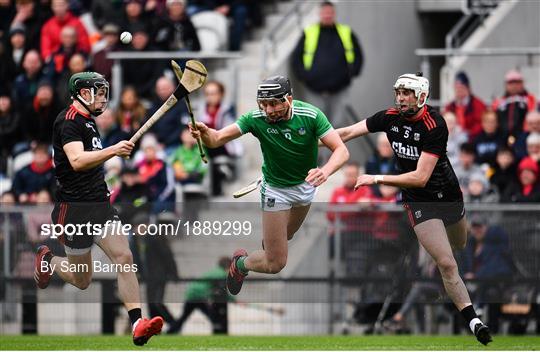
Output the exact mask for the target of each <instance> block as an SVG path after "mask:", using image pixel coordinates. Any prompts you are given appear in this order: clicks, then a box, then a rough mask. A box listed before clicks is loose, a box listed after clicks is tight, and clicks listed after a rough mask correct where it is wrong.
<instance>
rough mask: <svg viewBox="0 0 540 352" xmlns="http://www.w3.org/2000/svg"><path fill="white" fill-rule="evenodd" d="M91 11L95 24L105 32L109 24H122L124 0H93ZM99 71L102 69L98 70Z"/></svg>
mask: <svg viewBox="0 0 540 352" xmlns="http://www.w3.org/2000/svg"><path fill="white" fill-rule="evenodd" d="M90 11H91V14H92V19H93V20H94V24H95V25H96V27H98V28H99V29H101V31H102V32H104V31H105V26H106V25H107V24H115V25H117V26H118V25H120V20H119V19H121V18H122V16H123V14H124V1H122V0H113V1H111V0H92V5H91V7H90ZM97 72H100V71H99V70H98V71H97ZM100 73H102V72H100Z"/></svg>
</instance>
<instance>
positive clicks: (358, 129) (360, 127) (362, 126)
mask: <svg viewBox="0 0 540 352" xmlns="http://www.w3.org/2000/svg"><path fill="white" fill-rule="evenodd" d="M336 132H337V133H338V135H339V136H340V137H341V140H342V141H343V142H347V141H349V140H351V139H353V138H356V137H360V136H364V135H366V134H368V133H369V130H368V128H367V124H366V120H362V121H360V122H357V123H355V124H354V125H350V126H347V127H342V128H338V129H337V130H336Z"/></svg>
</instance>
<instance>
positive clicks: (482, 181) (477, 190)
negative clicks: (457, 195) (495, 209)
mask: <svg viewBox="0 0 540 352" xmlns="http://www.w3.org/2000/svg"><path fill="white" fill-rule="evenodd" d="M466 187H467V191H466V192H465V194H464V195H463V200H464V201H465V203H497V202H498V201H499V194H498V192H497V190H495V189H493V188H491V187H490V184H489V181H488V180H487V178H486V176H485V175H484V174H483V173H474V174H472V175H471V177H470V178H469V183H468V184H467V185H466Z"/></svg>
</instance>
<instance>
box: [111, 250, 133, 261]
mask: <svg viewBox="0 0 540 352" xmlns="http://www.w3.org/2000/svg"><path fill="white" fill-rule="evenodd" d="M114 262H115V264H122V265H125V264H127V265H131V264H133V254H131V251H130V250H129V248H126V249H125V250H123V251H120V252H118V253H116V254H115V256H114Z"/></svg>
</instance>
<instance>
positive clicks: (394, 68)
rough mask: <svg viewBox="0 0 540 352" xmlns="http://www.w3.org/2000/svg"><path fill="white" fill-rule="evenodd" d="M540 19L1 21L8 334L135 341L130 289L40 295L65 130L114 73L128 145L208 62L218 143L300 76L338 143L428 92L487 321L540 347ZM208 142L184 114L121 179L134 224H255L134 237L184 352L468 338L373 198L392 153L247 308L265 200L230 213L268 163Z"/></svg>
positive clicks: (108, 168) (158, 131)
mask: <svg viewBox="0 0 540 352" xmlns="http://www.w3.org/2000/svg"><path fill="white" fill-rule="evenodd" d="M539 17H540V2H538V1H527V0H507V1H503V0H501V1H496V0H493V1H489V2H486V1H476V0H463V1H460V0H448V1H433V0H405V1H397V0H396V1H334V2H319V1H292V0H289V1H279V0H265V1H255V0H93V1H91V0H86V1H84V0H70V1H68V0H16V1H13V0H0V18H1V21H0V157H1V159H0V194H1V198H0V276H1V281H0V333H2V334H19V333H40V334H81V333H89V334H96V333H118V334H120V333H124V332H125V331H126V327H127V326H129V324H128V319H127V315H126V314H125V313H124V311H123V309H122V307H121V306H120V305H119V303H118V302H119V301H118V298H117V296H116V295H117V292H116V288H115V286H116V282H115V277H114V275H113V274H111V273H101V274H97V273H96V275H95V279H94V283H93V284H92V286H91V287H90V288H89V289H88V290H87V291H84V292H80V291H77V290H76V289H74V288H72V287H69V286H67V285H61V284H60V282H54V281H53V283H52V284H51V287H50V288H49V289H47V290H46V291H39V292H38V291H37V289H36V288H35V285H34V283H33V280H32V275H33V253H34V251H35V249H36V248H37V246H38V245H39V244H41V243H44V242H45V243H47V244H49V245H50V246H51V248H52V249H53V252H54V253H55V254H61V253H62V251H63V248H62V247H61V246H60V245H59V244H58V243H57V242H56V241H55V240H53V239H50V238H44V236H42V235H41V234H40V226H41V225H42V224H46V223H50V211H51V208H52V202H53V199H54V192H55V181H54V170H53V165H52V156H51V146H50V144H51V138H52V124H53V122H54V119H55V118H56V116H57V115H58V113H59V112H60V111H62V110H63V109H64V108H66V107H67V106H68V105H69V104H70V97H69V94H68V90H67V81H68V79H69V77H70V76H71V75H72V74H73V73H76V72H81V71H86V70H95V71H97V72H99V73H101V74H103V75H104V76H105V77H106V78H107V79H108V80H109V82H110V83H111V94H110V103H109V108H108V110H107V111H105V112H104V113H103V114H102V115H100V116H99V117H97V118H96V122H97V125H98V128H99V132H100V134H101V136H102V145H103V147H107V146H110V145H112V144H115V143H116V142H118V141H120V140H123V139H127V138H129V137H130V136H131V135H133V133H134V132H135V131H136V130H137V129H138V127H140V126H141V125H142V124H143V123H144V122H145V120H146V119H147V118H149V116H151V115H152V113H153V112H154V111H156V110H157V108H159V106H161V104H162V103H163V102H164V101H165V100H166V99H167V97H168V96H169V95H170V94H171V93H172V92H173V91H174V88H175V87H176V84H177V82H175V78H174V74H173V73H172V71H171V69H170V63H169V62H170V60H171V59H174V60H177V61H178V62H179V63H180V64H181V66H182V67H183V65H184V63H185V61H186V60H188V59H192V58H194V59H197V60H200V61H202V62H203V63H204V64H205V66H206V67H207V68H208V71H209V81H208V82H207V84H206V85H205V86H204V87H203V88H202V89H201V90H200V91H198V92H197V93H196V94H195V95H194V96H193V98H192V100H191V101H192V105H193V108H194V110H195V116H196V118H197V119H198V120H199V121H203V122H205V123H206V124H207V125H209V126H211V127H213V128H222V127H224V126H226V125H228V124H230V123H233V122H234V121H235V120H236V119H237V118H238V117H239V116H241V114H243V113H246V112H248V111H251V110H253V109H256V108H257V106H256V88H257V84H258V82H259V81H260V80H261V79H262V78H264V77H267V76H269V75H273V74H282V75H287V76H289V77H290V78H291V81H292V83H293V87H294V92H293V95H294V98H295V99H300V100H306V101H307V102H310V103H313V104H314V105H316V106H318V107H319V108H321V109H322V110H323V112H325V113H326V114H327V116H328V118H329V120H330V122H331V123H332V124H333V125H334V127H336V128H338V127H343V126H347V125H350V124H352V123H354V122H357V121H360V120H362V119H364V118H367V117H369V116H371V115H372V114H374V113H375V112H377V111H379V110H383V109H387V108H388V107H391V106H392V105H393V91H392V85H393V83H394V82H395V80H396V79H397V77H398V76H399V75H400V74H403V73H414V72H416V71H422V72H423V74H424V76H426V77H428V78H429V79H430V82H431V93H430V101H429V104H431V105H433V106H435V107H437V108H439V109H440V111H441V113H443V116H444V118H445V120H446V122H447V125H448V128H449V131H450V134H449V141H448V148H447V149H448V156H449V158H450V160H451V162H452V164H453V166H454V169H455V171H456V174H457V176H458V178H459V181H460V184H461V187H462V191H463V193H464V196H465V200H466V202H467V205H466V208H467V210H468V215H469V223H470V224H469V225H470V234H469V242H468V244H467V248H466V249H465V250H463V251H461V252H460V253H457V254H456V256H457V257H458V261H459V264H460V270H461V273H462V275H463V277H465V278H466V279H467V280H466V281H467V285H468V287H469V289H470V290H471V292H472V293H473V301H474V303H475V305H477V306H478V308H481V311H482V316H483V318H484V320H487V322H488V325H490V328H491V329H492V330H494V331H495V332H499V333H515V334H525V333H527V334H538V333H540V310H539V303H540V292H539V291H538V290H539V286H540V284H539V282H540V259H539V258H540V223H539V221H538V218H539V216H538V215H539V214H538V213H539V212H540V205H539V202H540V183H539V181H538V178H539V172H540V166H539V161H540V112H539V109H540V104H539V102H538V99H537V97H539V96H540V59H539V54H540V18H539ZM123 31H129V32H131V33H132V34H133V41H132V42H131V43H130V44H122V43H120V42H119V35H120V33H121V32H123ZM187 123H188V114H187V108H186V106H185V104H184V103H183V102H180V103H178V104H177V105H176V106H175V107H174V108H173V109H171V110H170V111H169V112H168V113H167V114H166V115H165V116H164V117H163V118H162V119H161V120H160V121H159V123H157V124H156V125H155V126H154V127H153V128H152V130H151V131H150V132H151V133H148V134H147V135H145V137H144V138H143V139H142V140H141V141H140V143H139V144H138V145H137V152H136V153H135V154H134V156H133V158H131V159H130V160H129V161H125V160H121V159H119V158H114V159H111V160H109V161H108V162H107V163H106V164H105V166H104V168H105V173H106V180H107V183H108V185H109V188H110V190H111V201H112V202H113V203H114V204H115V205H116V206H117V207H118V209H119V211H120V214H121V218H122V221H123V222H124V223H129V224H135V225H136V224H148V223H153V224H172V225H175V226H176V225H178V220H179V219H180V220H181V221H182V224H183V223H184V222H185V221H191V222H193V221H196V220H200V221H210V222H211V224H214V223H223V222H224V221H226V220H229V221H238V222H239V223H240V224H242V223H244V222H247V223H249V224H250V225H249V226H250V230H249V234H246V233H242V234H240V235H232V236H221V235H217V236H215V235H211V236H204V235H200V236H196V235H191V236H188V235H187V233H186V228H185V227H183V226H180V229H181V231H180V233H179V234H177V235H175V236H173V235H171V236H143V235H141V234H138V233H135V232H134V233H133V234H132V235H131V236H130V244H131V247H132V251H133V253H134V255H135V260H136V263H138V264H139V267H140V269H141V270H140V279H141V282H142V287H141V290H142V291H143V297H144V300H145V302H146V303H147V305H146V308H147V310H146V312H148V314H149V315H163V316H164V317H165V318H166V321H167V329H170V332H171V333H180V331H181V332H182V333H185V334H209V333H212V332H216V333H227V332H228V333H231V334H258V335H262V334H265V335H266V334H328V333H331V334H338V333H343V334H347V333H350V334H362V333H464V332H463V331H460V327H461V326H463V324H462V322H460V321H459V319H461V318H460V317H459V316H455V315H454V313H453V312H454V309H453V308H452V306H451V305H449V304H448V299H447V298H446V297H445V296H444V294H443V292H444V290H441V284H440V278H439V277H438V273H437V272H436V271H435V270H434V266H433V263H432V261H431V259H430V258H429V257H428V256H427V255H426V253H423V252H422V251H420V250H419V248H418V243H417V241H416V238H415V236H414V234H413V233H412V232H411V230H410V226H409V224H408V219H407V216H406V214H404V213H403V212H402V207H401V205H400V194H399V190H397V189H395V188H392V187H387V186H374V187H373V188H364V189H361V190H358V191H353V190H352V186H353V185H354V180H355V179H356V177H357V176H358V175H359V174H361V173H363V172H366V173H370V174H391V173H394V172H396V170H395V163H394V160H393V153H392V149H391V146H390V145H389V143H388V140H387V139H386V137H385V136H384V135H373V136H369V137H366V138H362V139H358V140H356V141H353V142H351V143H349V144H348V146H349V149H350V151H351V161H350V163H349V164H347V165H346V166H345V167H344V168H342V170H341V171H340V172H338V173H337V174H336V175H335V176H333V177H332V178H331V179H330V180H329V181H328V182H327V183H326V184H325V185H323V186H322V187H321V188H320V189H319V192H318V194H317V197H316V200H317V202H316V203H315V204H314V205H313V209H312V211H311V212H310V215H309V217H308V219H307V220H306V223H305V224H304V225H303V227H302V228H301V229H300V231H299V233H298V234H297V235H296V236H295V239H294V240H293V241H292V242H291V243H290V252H291V255H290V258H289V263H288V265H287V267H286V268H285V270H284V271H282V272H281V273H280V274H279V275H278V276H277V277H276V276H272V277H270V276H266V275H251V274H250V277H249V279H248V281H247V283H246V285H245V288H244V291H243V292H242V293H241V294H240V295H239V296H238V297H237V299H236V300H232V299H231V298H230V297H227V295H226V294H224V291H223V287H222V284H223V279H222V278H223V277H224V276H223V275H224V271H223V269H222V267H223V263H224V261H225V260H226V258H222V257H224V256H225V257H227V256H228V255H230V253H232V251H233V250H234V249H236V248H238V247H245V248H247V249H248V251H249V250H250V249H256V248H260V244H261V235H260V234H261V224H260V210H259V204H258V200H259V195H258V192H253V193H251V194H249V195H248V196H246V197H245V198H242V200H241V201H238V202H235V203H232V202H231V201H232V197H231V194H232V192H234V191H235V190H237V189H239V188H241V187H243V186H245V185H247V184H248V183H249V182H251V181H253V180H254V179H256V178H257V177H258V176H259V175H260V166H261V164H262V157H261V153H260V148H259V146H258V142H257V141H256V140H255V138H253V137H252V136H245V137H243V138H241V139H240V140H237V141H234V142H231V143H228V144H227V145H225V146H224V147H222V148H218V149H214V150H208V154H209V156H210V162H209V164H208V165H206V164H204V163H202V161H201V160H200V159H199V155H198V151H197V147H196V145H195V141H194V140H193V139H192V138H191V137H190V135H189V133H187V127H186V125H187ZM324 158H325V156H324V152H322V153H321V162H323V161H324ZM200 226H203V225H202V223H201V225H200ZM243 230H246V228H243ZM246 231H247V230H246ZM217 232H220V231H217ZM93 255H94V257H95V258H99V260H105V259H103V258H104V255H103V254H102V253H101V251H100V250H99V249H95V250H94V252H93ZM192 311H194V313H193V314H191V312H192Z"/></svg>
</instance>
